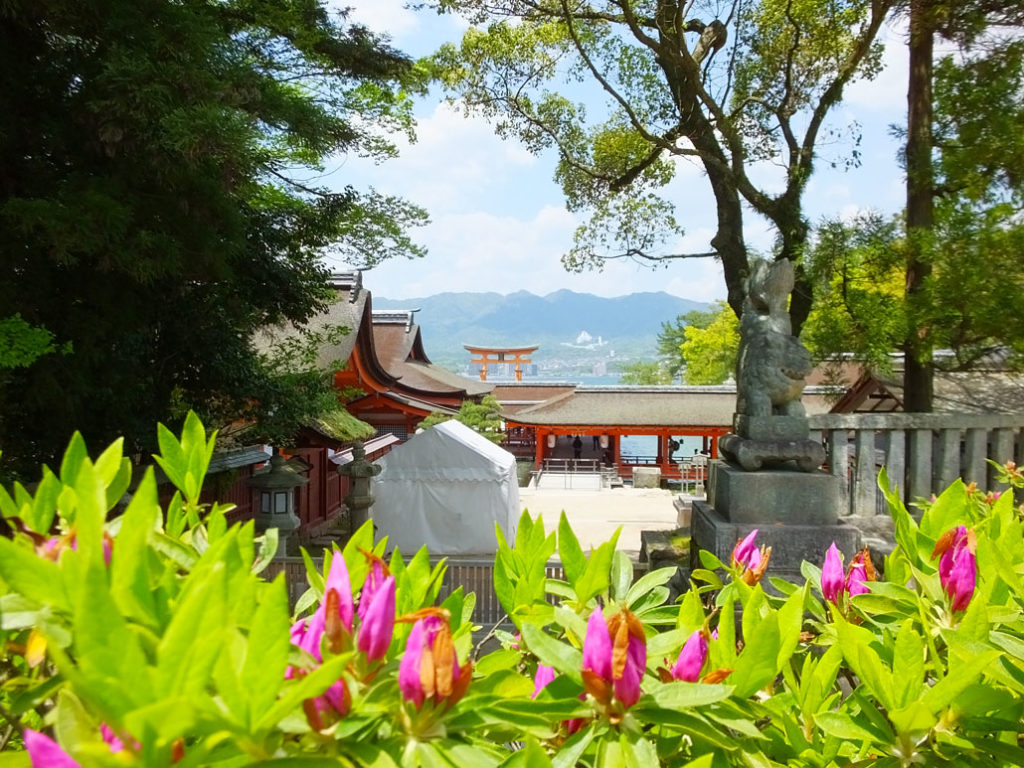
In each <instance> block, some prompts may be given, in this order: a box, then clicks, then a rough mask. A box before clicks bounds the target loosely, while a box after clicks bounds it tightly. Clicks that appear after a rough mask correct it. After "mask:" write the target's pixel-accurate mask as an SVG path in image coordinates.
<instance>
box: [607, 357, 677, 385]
mask: <svg viewBox="0 0 1024 768" xmlns="http://www.w3.org/2000/svg"><path fill="white" fill-rule="evenodd" d="M672 380H673V376H672V374H671V373H670V372H669V369H668V367H667V366H665V365H664V364H662V363H660V362H658V363H647V362H644V361H643V360H638V361H637V362H635V363H630V364H629V365H624V366H622V375H621V376H620V377H619V382H620V383H621V384H632V385H635V386H659V385H663V384H671V383H672Z"/></svg>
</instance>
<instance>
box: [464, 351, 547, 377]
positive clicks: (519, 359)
mask: <svg viewBox="0 0 1024 768" xmlns="http://www.w3.org/2000/svg"><path fill="white" fill-rule="evenodd" d="M463 347H464V348H465V349H466V350H468V351H469V352H470V353H471V354H472V355H473V356H474V357H473V358H472V359H471V360H470V362H471V363H472V364H474V365H479V366H480V381H487V366H488V365H499V364H501V363H512V362H514V363H515V364H516V381H522V380H523V365H524V364H528V363H530V355H531V354H533V353H534V352H536V351H537V349H538V347H539V345H537V346H533V347H472V346H470V345H469V344H464V345H463Z"/></svg>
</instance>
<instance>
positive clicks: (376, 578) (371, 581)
mask: <svg viewBox="0 0 1024 768" xmlns="http://www.w3.org/2000/svg"><path fill="white" fill-rule="evenodd" d="M387 579H388V576H387V575H386V574H385V573H384V563H382V562H381V561H380V560H376V559H375V560H374V561H373V564H372V565H371V566H370V573H369V574H368V575H367V576H366V583H364V584H363V591H362V592H361V593H360V594H359V614H358V615H359V618H360V619H365V618H366V612H367V611H368V610H370V603H371V602H372V601H373V597H374V595H376V594H377V591H378V590H379V589H380V588H381V587H382V586H384V582H385V581H387ZM392 581H394V580H393V579H392Z"/></svg>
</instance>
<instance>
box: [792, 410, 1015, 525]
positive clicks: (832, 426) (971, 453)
mask: <svg viewBox="0 0 1024 768" xmlns="http://www.w3.org/2000/svg"><path fill="white" fill-rule="evenodd" d="M809 420H810V425H811V429H812V430H813V431H814V435H813V436H814V437H815V439H819V438H820V439H821V440H822V442H823V444H824V445H825V451H826V469H827V470H828V471H829V472H831V473H832V474H833V475H836V476H838V477H841V478H843V479H844V481H845V485H844V487H845V500H844V501H845V503H844V507H845V513H846V514H852V515H865V516H870V515H876V514H881V513H883V512H884V511H885V505H884V500H883V499H882V497H881V493H880V491H879V490H878V482H877V478H878V472H879V470H880V469H881V468H882V467H883V466H884V467H885V470H886V473H887V475H888V477H889V481H890V484H891V486H895V487H896V488H898V490H899V492H900V494H901V496H902V498H903V500H904V501H905V502H906V503H910V502H912V501H914V500H915V499H917V498H921V497H928V496H930V495H931V494H933V493H938V492H940V491H942V490H943V489H944V488H945V487H946V486H948V485H949V484H950V483H952V482H953V481H954V480H955V479H956V478H958V477H962V478H963V479H964V481H965V482H976V483H977V484H978V486H979V487H980V488H984V489H994V488H995V487H996V482H995V477H994V470H993V468H992V466H991V465H989V464H988V463H987V462H986V459H992V460H993V461H997V462H1000V463H1005V462H1007V461H1011V460H1012V461H1016V462H1017V463H1018V464H1021V463H1024V439H1022V433H1024V413H1008V414H945V413H942V414H940V413H884V414H883V413H851V414H836V413H827V414H818V415H815V416H811V417H810V419H809Z"/></svg>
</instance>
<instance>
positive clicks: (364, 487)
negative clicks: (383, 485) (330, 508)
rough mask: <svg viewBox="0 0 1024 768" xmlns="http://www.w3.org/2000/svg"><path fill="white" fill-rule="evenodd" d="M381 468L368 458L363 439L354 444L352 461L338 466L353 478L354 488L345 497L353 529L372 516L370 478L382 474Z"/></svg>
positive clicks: (342, 473)
mask: <svg viewBox="0 0 1024 768" xmlns="http://www.w3.org/2000/svg"><path fill="white" fill-rule="evenodd" d="M380 470H381V468H380V467H379V466H377V465H376V464H374V463H373V462H372V461H367V460H366V449H365V448H364V447H363V441H362V440H356V441H355V442H354V443H353V444H352V461H350V462H349V463H348V464H342V465H341V466H340V467H338V474H339V475H343V476H345V477H349V478H351V479H352V490H351V491H349V494H348V496H346V497H345V505H346V506H347V507H348V511H349V518H350V520H351V521H352V530H353V531H356V530H358V529H359V527H360V526H361V525H362V524H363V523H365V522H366V521H367V520H368V519H369V518H370V507H372V506H373V488H372V486H371V485H370V478H371V477H376V476H377V475H379V474H380Z"/></svg>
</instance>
